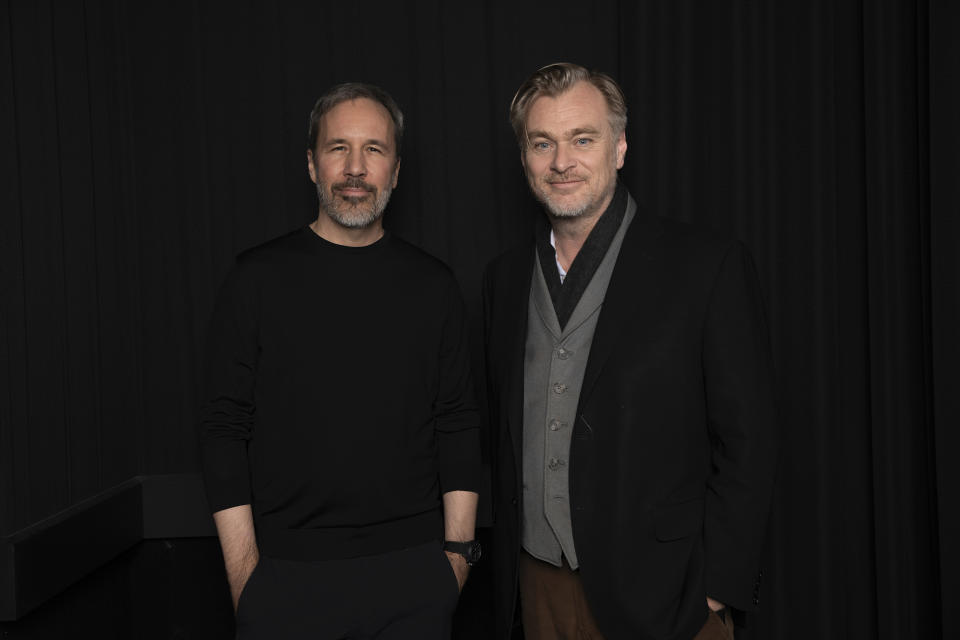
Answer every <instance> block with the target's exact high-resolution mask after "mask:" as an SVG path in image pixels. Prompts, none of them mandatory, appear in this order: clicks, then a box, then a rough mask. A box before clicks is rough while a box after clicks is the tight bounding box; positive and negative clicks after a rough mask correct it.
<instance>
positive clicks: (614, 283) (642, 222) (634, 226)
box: [577, 197, 663, 414]
mask: <svg viewBox="0 0 960 640" xmlns="http://www.w3.org/2000/svg"><path fill="white" fill-rule="evenodd" d="M627 206H631V207H636V208H637V214H636V217H634V219H633V221H632V222H631V223H630V228H629V229H627V234H626V236H625V237H624V239H623V245H622V246H621V247H620V254H619V255H618V256H617V262H616V265H615V266H614V268H613V276H612V277H611V278H610V284H609V285H607V293H606V296H605V297H604V300H603V307H602V308H601V309H600V319H599V320H598V321H597V327H596V329H595V330H594V334H593V342H592V343H591V345H590V356H589V358H587V368H586V371H585V372H584V376H583V386H582V387H581V389H580V400H579V406H578V408H577V413H578V414H579V413H580V411H582V407H583V405H584V403H585V401H586V400H587V398H589V397H590V393H591V391H592V390H593V387H594V385H595V384H596V382H597V378H598V377H599V376H600V372H601V371H602V370H603V367H604V365H605V364H606V362H607V360H608V359H609V357H610V355H611V354H612V353H613V352H614V350H615V349H616V346H617V344H618V342H619V341H620V340H621V337H622V336H623V335H624V334H626V333H628V332H635V331H637V330H638V323H637V322H636V316H637V313H638V312H639V307H640V306H641V305H642V304H643V303H649V302H650V301H652V300H655V299H656V295H655V293H656V289H657V287H658V286H660V285H661V284H662V283H660V282H658V281H657V278H656V275H655V273H654V272H655V269H653V268H652V266H653V263H654V261H655V260H656V259H657V253H658V251H657V250H658V242H657V241H658V238H659V237H660V235H661V234H662V233H663V228H662V227H661V225H660V223H659V220H658V219H657V218H656V216H654V215H652V214H650V213H648V212H646V211H644V210H642V209H640V208H639V207H637V205H636V203H635V202H634V200H633V198H632V197H631V198H630V202H629V204H628V205H627Z"/></svg>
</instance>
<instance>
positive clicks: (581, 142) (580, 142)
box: [577, 138, 592, 147]
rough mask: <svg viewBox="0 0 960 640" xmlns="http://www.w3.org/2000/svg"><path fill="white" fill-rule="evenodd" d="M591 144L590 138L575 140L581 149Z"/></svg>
mask: <svg viewBox="0 0 960 640" xmlns="http://www.w3.org/2000/svg"><path fill="white" fill-rule="evenodd" d="M591 142H592V140H590V138H577V144H578V145H580V146H581V147H584V146H586V145H588V144H590V143H591Z"/></svg>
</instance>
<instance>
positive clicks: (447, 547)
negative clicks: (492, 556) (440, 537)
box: [443, 540, 482, 567]
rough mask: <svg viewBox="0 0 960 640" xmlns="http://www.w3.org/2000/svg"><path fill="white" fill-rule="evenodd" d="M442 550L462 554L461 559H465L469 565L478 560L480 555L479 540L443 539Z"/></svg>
mask: <svg viewBox="0 0 960 640" xmlns="http://www.w3.org/2000/svg"><path fill="white" fill-rule="evenodd" d="M443 550H444V551H449V552H450V553H458V554H460V555H461V556H463V559H464V560H466V561H467V564H468V565H470V566H471V567H472V566H473V565H474V564H475V563H476V562H477V561H478V560H480V555H481V553H482V551H481V549H480V542H479V541H478V540H468V541H466V542H457V541H454V540H445V541H444V543H443Z"/></svg>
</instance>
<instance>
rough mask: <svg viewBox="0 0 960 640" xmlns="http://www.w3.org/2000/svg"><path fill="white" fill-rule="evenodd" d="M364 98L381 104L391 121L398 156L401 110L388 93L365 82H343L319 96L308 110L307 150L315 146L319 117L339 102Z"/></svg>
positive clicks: (311, 149) (401, 120)
mask: <svg viewBox="0 0 960 640" xmlns="http://www.w3.org/2000/svg"><path fill="white" fill-rule="evenodd" d="M360 98H366V99H367V100H373V101H374V102H376V103H378V104H380V105H382V106H383V108H384V109H386V110H387V113H389V114H390V119H391V120H392V121H393V141H394V145H395V146H396V154H397V157H398V158H399V157H400V144H401V143H402V142H403V112H402V111H400V107H398V106H397V103H396V101H394V99H393V98H392V97H391V96H390V94H389V93H387V92H386V91H384V90H383V89H381V88H380V87H378V86H376V85H373V84H367V83H366V82H344V83H343V84H338V85H337V86H335V87H332V88H331V89H330V90H329V91H327V92H326V93H325V94H323V95H322V96H320V98H319V99H318V100H317V103H316V104H315V105H313V111H311V112H310V128H309V130H308V131H307V150H308V151H310V152H313V150H314V149H316V148H317V136H318V135H320V119H321V118H323V115H324V114H325V113H327V112H328V111H330V110H331V109H333V108H334V107H336V106H337V105H338V104H340V103H341V102H347V101H348V100H358V99H360Z"/></svg>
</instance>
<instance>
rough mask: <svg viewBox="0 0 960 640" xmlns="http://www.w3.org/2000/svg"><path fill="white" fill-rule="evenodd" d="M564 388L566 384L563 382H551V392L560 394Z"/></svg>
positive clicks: (565, 388)
mask: <svg viewBox="0 0 960 640" xmlns="http://www.w3.org/2000/svg"><path fill="white" fill-rule="evenodd" d="M566 390H567V385H565V384H563V383H562V382H554V383H553V392H554V393H555V394H557V395H560V394H562V393H563V392H565V391H566Z"/></svg>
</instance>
